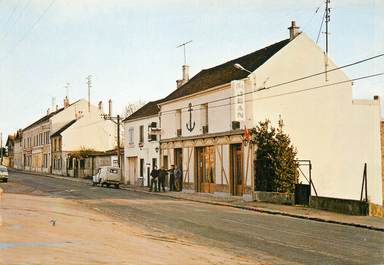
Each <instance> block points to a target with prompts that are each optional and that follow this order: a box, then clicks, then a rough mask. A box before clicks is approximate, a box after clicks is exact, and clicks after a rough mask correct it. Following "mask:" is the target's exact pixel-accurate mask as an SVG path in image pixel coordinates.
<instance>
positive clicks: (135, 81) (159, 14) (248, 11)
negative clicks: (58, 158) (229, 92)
mask: <svg viewBox="0 0 384 265" xmlns="http://www.w3.org/2000/svg"><path fill="white" fill-rule="evenodd" d="M324 2H325V0H284V1H281V0H225V1H223V0H162V1H160V0H157V1H155V0H151V1H150V0H140V1H136V0H113V1H105V0H0V131H2V132H3V141H4V140H6V136H7V135H8V134H10V133H13V132H15V131H16V130H17V129H18V128H25V127H26V126H27V125H29V124H30V123H32V122H34V121H35V120H37V119H38V118H40V117H42V116H44V115H45V114H46V111H47V109H48V108H49V107H50V106H51V105H52V98H53V97H54V98H55V104H58V105H59V106H62V105H63V98H64V96H65V95H67V94H68V96H69V99H70V101H71V102H73V101H75V100H77V99H79V98H86V97H87V84H86V77H87V76H88V75H92V88H91V102H92V103H93V104H95V105H96V104H97V103H98V102H99V101H100V100H102V101H103V102H104V109H106V107H107V101H108V99H112V101H113V111H114V112H115V114H117V113H120V114H122V113H123V110H124V107H125V106H126V105H127V104H129V103H131V102H137V101H139V100H141V101H151V100H156V99H159V98H162V97H164V96H166V95H168V94H169V93H170V92H172V91H173V90H174V89H175V88H176V79H180V78H181V74H182V72H181V67H182V65H183V63H184V62H183V60H184V59H183V50H182V49H181V48H176V46H178V45H179V44H181V43H183V42H186V41H189V40H193V41H192V42H191V43H190V44H188V46H187V64H188V65H190V76H191V77H192V76H193V75H195V74H196V73H198V72H199V71H200V70H202V69H206V68H210V67H213V66H215V65H218V64H221V63H224V62H226V61H228V60H231V59H234V58H237V57H239V56H242V55H245V54H248V53H250V52H253V51H255V50H258V49H260V48H263V47H265V46H267V45H270V44H273V43H275V42H278V41H280V40H283V39H286V38H288V36H289V33H288V29H287V28H288V27H289V25H290V22H291V20H295V21H296V22H297V25H298V26H300V30H302V31H303V32H305V33H306V34H307V35H308V36H310V37H311V38H312V39H313V40H314V41H315V42H316V39H317V37H318V33H319V29H320V25H321V20H322V16H323V12H324V8H325V3H324ZM318 8H319V9H318ZM317 9H318V11H317V12H316V10H317ZM383 14H384V0H364V1H360V0H337V1H333V0H331V21H330V24H329V28H330V33H331V34H330V35H329V43H330V48H329V54H330V57H331V58H332V59H333V60H334V61H335V62H336V64H337V65H344V64H348V63H351V62H354V61H357V60H360V59H364V58H367V57H370V56H374V55H377V54H381V53H384V15H383ZM324 30H325V28H324V27H323V31H324ZM318 45H319V46H320V47H321V48H323V49H324V46H325V35H324V34H322V33H321V34H320V37H319V41H318ZM345 72H346V73H347V75H348V76H349V77H350V78H355V77H360V76H364V75H369V74H374V73H378V72H384V57H380V58H379V59H377V60H372V61H370V62H369V63H364V64H360V65H358V66H355V67H351V68H348V69H346V70H345ZM67 83H70V85H69V88H68V89H66V88H65V86H66V84H67ZM374 95H379V96H381V98H382V100H384V77H377V78H371V79H367V80H363V81H358V82H355V83H354V85H353V97H354V98H370V99H372V98H373V96H374ZM383 113H384V110H383V106H382V115H383Z"/></svg>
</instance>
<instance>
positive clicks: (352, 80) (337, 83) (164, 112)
mask: <svg viewBox="0 0 384 265" xmlns="http://www.w3.org/2000/svg"><path fill="white" fill-rule="evenodd" d="M383 75H384V72H381V73H376V74H372V75H366V76H360V77H356V78H353V79H349V80H343V81H339V82H335V83H331V84H325V85H320V86H314V87H309V88H303V89H299V90H294V91H289V92H285V93H280V94H274V95H270V96H264V97H258V98H253V99H248V100H244V102H252V101H257V100H262V99H267V98H274V97H280V96H286V95H290V94H297V93H300V92H305V91H310V90H315V89H319V88H324V87H329V86H336V85H341V84H345V83H351V82H354V81H359V80H363V79H369V78H374V77H378V76H383ZM255 92H258V91H252V92H247V93H244V94H242V95H237V96H231V97H227V98H225V99H221V100H230V99H232V98H236V97H239V96H245V95H246V94H251V93H255ZM214 102H215V101H209V102H205V104H207V103H214ZM234 104H236V102H230V103H225V104H221V105H215V106H211V107H210V109H214V108H219V107H225V106H229V105H234ZM195 106H196V105H195ZM185 109H186V108H185ZM201 109H203V108H195V109H194V110H201ZM177 110H179V109H172V110H166V111H162V112H161V115H163V114H168V113H169V114H171V113H173V112H176V111H177ZM182 112H188V111H187V110H183V111H182Z"/></svg>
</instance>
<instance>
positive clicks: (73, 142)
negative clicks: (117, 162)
mask: <svg viewBox="0 0 384 265" xmlns="http://www.w3.org/2000/svg"><path fill="white" fill-rule="evenodd" d="M108 116H111V113H109V114H108ZM116 127H117V125H116V124H115V123H114V122H113V121H111V120H110V119H105V118H104V113H103V111H102V108H101V107H100V105H99V107H95V106H92V105H91V106H90V111H85V112H81V113H77V114H76V115H75V116H73V117H72V120H70V121H68V122H67V123H65V124H62V127H60V128H58V129H57V130H56V131H53V132H52V134H51V135H50V140H51V156H52V173H53V174H58V175H64V176H72V177H86V176H92V174H93V173H94V168H93V167H92V165H90V164H89V161H90V160H86V159H85V158H87V157H88V155H90V154H93V153H95V152H105V151H108V150H113V149H115V148H116V147H117V142H116V139H117V128H116ZM86 163H88V164H89V165H88V164H86Z"/></svg>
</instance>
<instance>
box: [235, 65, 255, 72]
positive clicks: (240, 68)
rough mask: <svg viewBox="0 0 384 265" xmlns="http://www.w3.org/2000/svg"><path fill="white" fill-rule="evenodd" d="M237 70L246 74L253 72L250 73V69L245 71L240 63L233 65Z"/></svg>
mask: <svg viewBox="0 0 384 265" xmlns="http://www.w3.org/2000/svg"><path fill="white" fill-rule="evenodd" d="M233 66H234V67H235V68H236V69H239V70H241V71H245V72H247V73H249V74H252V72H251V71H249V70H248V69H245V68H244V67H243V66H242V65H241V64H239V63H235V64H234V65H233Z"/></svg>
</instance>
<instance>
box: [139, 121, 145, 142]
mask: <svg viewBox="0 0 384 265" xmlns="http://www.w3.org/2000/svg"><path fill="white" fill-rule="evenodd" d="M139 143H144V125H140V139H139Z"/></svg>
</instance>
